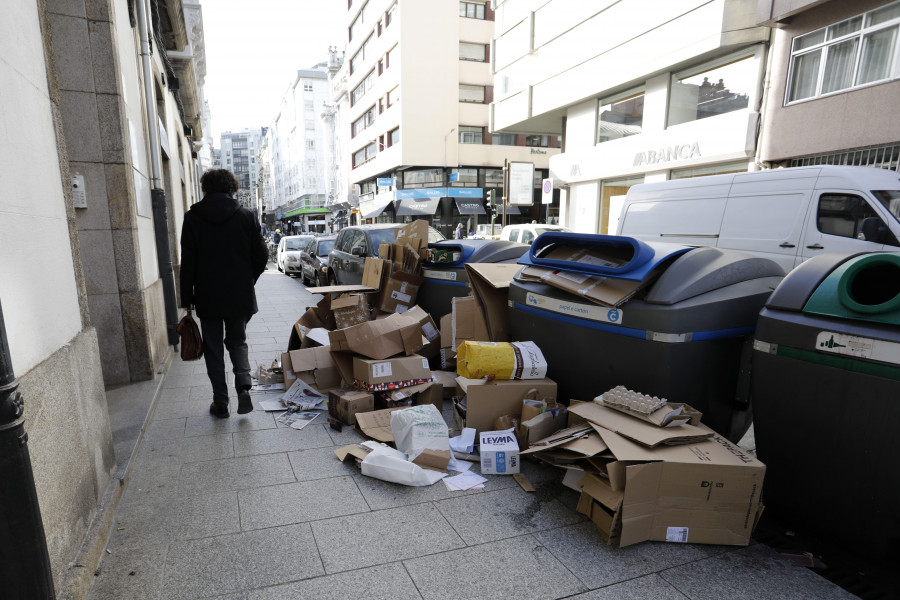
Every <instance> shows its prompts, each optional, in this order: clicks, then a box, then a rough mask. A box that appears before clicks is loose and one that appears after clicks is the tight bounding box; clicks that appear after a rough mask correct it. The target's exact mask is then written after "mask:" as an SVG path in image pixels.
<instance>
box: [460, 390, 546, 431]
mask: <svg viewBox="0 0 900 600" xmlns="http://www.w3.org/2000/svg"><path fill="white" fill-rule="evenodd" d="M456 386H457V390H456V395H457V396H462V395H465V396H466V407H465V414H462V412H461V408H460V407H459V406H454V409H455V410H456V412H457V415H458V417H459V418H458V419H457V421H458V424H459V425H460V429H462V428H463V427H471V428H473V429H475V430H476V431H479V432H481V431H491V430H492V429H493V426H494V421H496V420H497V417H501V416H503V415H510V414H515V415H521V413H522V400H524V399H525V396H527V395H528V392H529V391H530V390H536V391H537V393H538V394H539V395H540V396H541V397H542V398H555V397H556V382H555V381H553V380H551V379H547V378H544V379H527V380H521V379H494V380H490V381H488V380H485V379H466V378H465V377H457V378H456Z"/></svg>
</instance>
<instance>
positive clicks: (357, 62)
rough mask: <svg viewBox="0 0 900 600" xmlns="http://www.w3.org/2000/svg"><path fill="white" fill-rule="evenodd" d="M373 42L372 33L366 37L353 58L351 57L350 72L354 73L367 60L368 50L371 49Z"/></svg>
mask: <svg viewBox="0 0 900 600" xmlns="http://www.w3.org/2000/svg"><path fill="white" fill-rule="evenodd" d="M371 44H372V36H371V35H370V36H369V37H368V38H366V41H365V42H363V45H362V46H361V47H360V49H359V50H357V52H356V54H354V55H353V58H351V59H350V74H351V75H353V73H355V72H356V71H357V70H358V69H359V67H361V66H362V64H363V62H364V61H365V60H366V50H368V49H369V46H371Z"/></svg>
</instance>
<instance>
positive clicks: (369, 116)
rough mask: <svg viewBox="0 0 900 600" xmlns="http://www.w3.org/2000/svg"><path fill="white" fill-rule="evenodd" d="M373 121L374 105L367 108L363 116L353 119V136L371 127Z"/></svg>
mask: <svg viewBox="0 0 900 600" xmlns="http://www.w3.org/2000/svg"><path fill="white" fill-rule="evenodd" d="M373 123H375V107H374V106H372V108H370V109H369V110H367V111H366V112H365V114H363V116H361V117H360V118H358V119H357V120H355V121H353V124H352V125H351V126H350V133H351V137H356V136H357V135H359V133H360V132H361V131H363V130H364V129H365V128H366V127H369V126H370V125H372V124H373Z"/></svg>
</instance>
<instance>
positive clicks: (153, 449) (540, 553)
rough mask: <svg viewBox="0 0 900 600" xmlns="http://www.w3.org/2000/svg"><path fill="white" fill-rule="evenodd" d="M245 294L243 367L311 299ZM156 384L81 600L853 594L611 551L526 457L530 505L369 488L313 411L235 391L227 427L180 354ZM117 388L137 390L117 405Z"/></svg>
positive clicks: (292, 283) (751, 551)
mask: <svg viewBox="0 0 900 600" xmlns="http://www.w3.org/2000/svg"><path fill="white" fill-rule="evenodd" d="M257 295H258V301H259V308H260V311H259V313H258V314H257V315H255V316H254V317H253V320H252V321H251V322H250V324H249V326H248V341H249V343H250V359H251V365H252V366H255V365H257V364H261V363H270V362H271V361H272V360H273V359H275V358H277V357H278V356H279V355H280V353H281V352H282V351H283V350H284V349H285V348H286V346H287V341H288V337H289V334H290V330H291V326H292V325H293V323H294V321H295V320H296V319H297V317H298V315H300V314H301V313H302V311H303V310H304V307H306V306H308V305H312V304H314V303H315V301H316V299H317V297H315V296H312V295H310V294H309V293H308V292H307V291H306V289H305V288H304V287H303V286H302V285H301V284H300V282H299V281H298V280H295V279H292V278H289V277H286V276H284V275H283V274H281V273H279V272H278V271H277V270H275V268H274V265H273V264H272V263H270V264H269V270H267V271H266V272H265V273H264V274H263V276H262V277H261V278H260V280H259V282H258V284H257ZM158 379H159V378H158ZM129 389H130V392H129ZM158 389H159V393H158V395H157V397H156V398H155V401H154V402H153V405H152V408H151V409H150V410H151V413H150V416H149V418H148V420H147V424H146V427H145V431H144V433H143V436H142V437H141V438H139V440H138V444H139V445H138V447H137V449H136V450H135V452H134V455H133V458H132V460H131V464H127V457H128V456H131V452H130V449H129V448H128V445H129V444H133V443H134V440H133V438H134V437H135V436H136V435H137V432H139V431H140V427H139V424H140V422H142V421H138V422H137V423H135V422H133V421H134V420H135V419H141V417H140V416H131V417H122V415H123V414H124V413H123V411H119V412H116V411H114V410H113V408H114V407H113V406H112V405H113V400H111V410H110V413H111V420H112V421H113V430H114V436H115V438H116V442H117V453H118V454H119V457H120V467H119V476H120V477H121V476H124V474H128V476H127V479H126V486H127V487H126V489H125V492H124V495H123V497H122V500H121V502H120V504H119V507H118V510H117V513H116V518H115V523H114V525H113V527H112V532H111V534H110V539H109V542H108V546H107V550H106V551H105V552H104V555H103V559H102V562H101V564H100V568H99V570H98V572H97V574H96V577H95V578H94V585H93V588H92V590H91V593H90V595H89V598H90V600H106V599H110V600H112V599H116V600H121V599H131V598H134V599H138V598H140V599H156V600H178V599H200V598H217V599H220V600H225V599H227V600H264V599H266V600H290V599H301V598H304V599H306V598H316V599H324V598H331V599H334V600H346V599H350V598H360V599H365V600H375V599H378V598H384V599H391V600H397V599H407V598H408V599H419V598H424V599H438V598H441V599H444V598H460V599H467V600H477V599H480V598H488V597H503V598H516V599H524V598H579V599H583V600H587V599H591V600H600V599H612V598H659V599H684V598H691V599H697V600H699V599H705V598H715V599H720V600H722V599H737V598H753V599H763V598H791V599H794V600H798V599H810V600H812V599H816V600H821V599H840V598H853V597H854V596H852V595H851V594H849V593H847V592H845V591H844V590H842V589H841V588H838V587H837V586H835V585H833V584H832V583H830V582H828V581H826V580H825V579H822V578H820V577H819V576H818V575H816V574H815V573H813V572H811V571H809V570H807V569H805V568H802V567H800V566H797V565H796V564H794V563H792V562H791V561H789V560H788V559H786V558H784V557H782V556H780V555H779V554H777V553H776V552H775V551H773V550H771V549H770V548H768V547H767V546H765V545H763V544H755V545H751V546H749V547H743V548H742V547H730V546H703V545H691V544H685V545H681V544H666V543H656V542H645V543H640V544H636V545H634V546H630V547H627V548H624V549H614V548H610V547H608V546H606V545H605V544H604V542H603V540H602V539H601V537H600V535H599V533H598V532H597V528H596V527H595V526H594V524H593V523H591V522H590V521H587V520H586V519H585V518H584V517H583V516H582V515H579V514H577V513H576V512H575V506H576V503H577V500H578V494H577V493H576V492H574V491H572V490H570V489H568V488H566V487H564V486H563V485H562V484H561V483H560V477H561V475H560V470H558V469H554V468H552V467H549V466H547V465H544V464H543V463H536V462H529V461H525V462H524V464H523V470H524V472H525V473H526V474H527V476H528V478H529V479H530V480H531V482H532V483H533V484H534V486H535V487H536V488H537V491H536V492H535V493H532V494H529V493H526V492H524V491H523V490H522V489H521V488H520V487H519V486H518V485H517V484H516V482H515V481H514V480H513V479H512V478H511V477H509V476H495V475H488V476H486V477H487V478H488V482H487V484H486V485H485V489H484V490H480V491H469V492H450V491H448V490H447V488H446V487H445V486H444V484H443V483H441V482H438V483H436V484H434V485H432V486H430V487H404V486H401V485H395V484H392V483H387V482H384V481H380V480H376V479H372V478H369V477H364V476H363V475H361V474H360V472H359V470H358V468H357V467H356V466H353V465H348V464H343V463H341V462H339V461H338V460H337V458H336V457H335V455H334V452H333V450H334V449H335V448H336V447H339V446H343V445H346V444H348V443H353V442H356V441H360V440H362V437H361V436H360V435H359V434H358V433H356V432H355V431H354V430H353V429H352V428H350V427H344V429H343V431H342V432H340V433H339V432H337V431H335V430H333V429H331V428H329V426H328V425H327V423H325V419H324V415H323V416H322V418H321V420H320V422H319V423H315V422H314V423H311V424H310V425H309V426H307V427H305V428H304V429H303V430H300V431H298V430H294V429H291V428H288V427H284V426H281V425H278V424H276V422H275V419H274V416H273V415H274V414H275V413H265V412H262V411H260V410H255V411H254V412H252V413H250V414H248V415H240V416H239V415H237V414H236V413H235V408H236V399H235V398H234V391H233V390H232V398H231V413H232V414H231V417H230V418H228V419H216V418H214V417H212V416H210V415H209V412H208V411H209V403H210V398H211V388H210V385H209V382H208V380H207V377H206V374H205V368H204V365H203V362H202V361H199V362H190V363H186V362H183V361H181V360H180V358H178V357H176V358H175V359H174V360H173V361H172V363H171V365H170V366H169V368H168V370H167V372H166V373H165V374H164V375H163V377H162V380H161V385H159V386H158ZM129 393H133V394H146V393H147V392H146V386H142V385H136V386H130V388H124V389H120V390H118V391H116V392H115V394H113V395H111V398H115V402H116V403H117V404H121V405H126V404H127V396H128V394H129ZM258 399H259V397H258V396H256V397H255V402H257V401H258ZM448 404H449V403H445V407H444V417H445V420H447V422H448V424H450V426H451V427H452V424H453V419H452V416H451V414H450V412H449V408H450V407H449V405H448ZM257 408H258V407H257ZM128 418H131V420H132V423H130V424H129V423H128V422H127V421H128ZM129 439H131V441H130V442H129ZM123 440H124V441H123Z"/></svg>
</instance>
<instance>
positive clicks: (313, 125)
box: [304, 119, 316, 130]
mask: <svg viewBox="0 0 900 600" xmlns="http://www.w3.org/2000/svg"><path fill="white" fill-rule="evenodd" d="M304 126H305V128H306V129H308V130H314V129H315V128H316V122H315V121H313V120H312V119H306V121H304Z"/></svg>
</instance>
